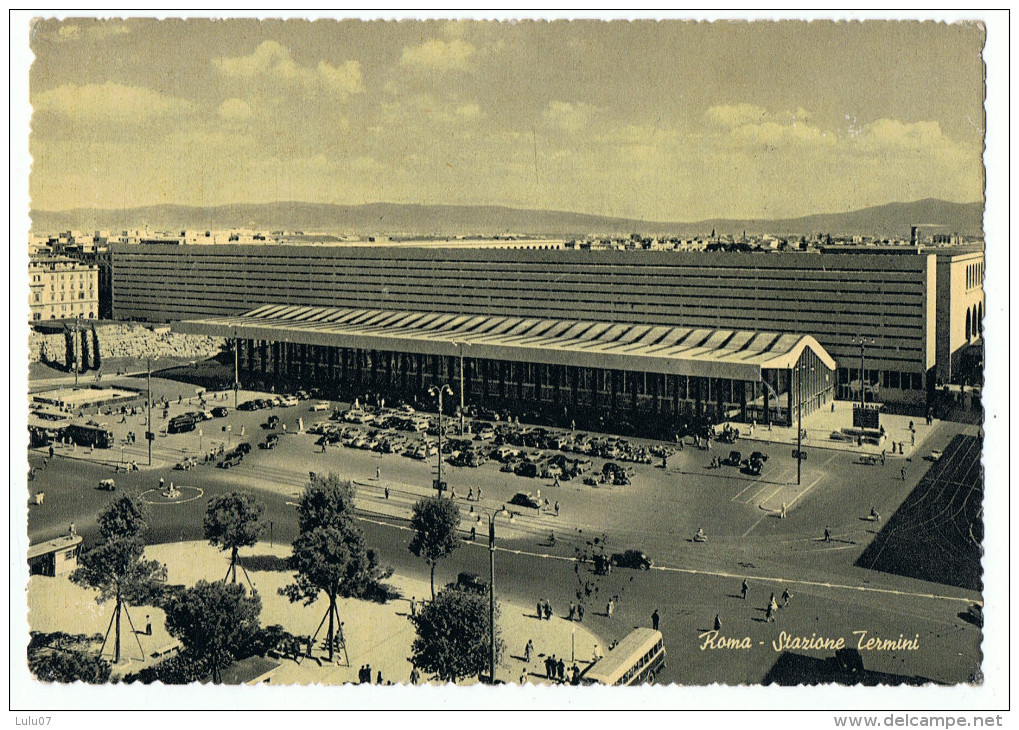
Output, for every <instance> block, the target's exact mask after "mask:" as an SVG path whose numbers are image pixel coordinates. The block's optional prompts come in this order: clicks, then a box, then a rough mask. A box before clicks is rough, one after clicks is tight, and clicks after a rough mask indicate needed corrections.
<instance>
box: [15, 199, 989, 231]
mask: <svg viewBox="0 0 1019 730" xmlns="http://www.w3.org/2000/svg"><path fill="white" fill-rule="evenodd" d="M983 207H984V206H983V203H980V202H976V203H952V202H948V201H945V200H937V199H934V198H927V199H924V200H917V201H914V202H910V203H889V204H887V205H879V206H875V207H871V208H863V209H861V210H854V211H849V212H845V213H822V214H817V215H808V216H803V217H800V218H782V219H775V220H768V219H761V218H753V219H729V218H716V219H710V220H702V221H694V222H664V221H645V220H635V219H630V218H616V217H609V216H600V215H590V214H586V213H571V212H566V211H556V210H525V209H520V208H509V207H504V206H465V205H413V204H404V203H369V204H365V205H332V204H325V203H300V202H282V203H263V204H233V205H221V206H215V207H195V206H184V205H156V206H146V207H140V208H123V209H93V208H76V209H74V210H63V211H44V210H37V211H33V212H32V214H31V215H32V230H33V231H34V232H37V233H40V234H53V233H57V232H59V231H67V230H82V231H94V230H110V231H120V230H125V229H145V228H147V229H148V230H150V231H153V232H156V231H161V232H162V231H176V230H185V229H186V230H226V229H231V228H240V229H252V230H257V231H262V232H270V231H278V230H282V231H306V232H315V233H329V234H357V235H389V236H468V237H469V236H473V235H477V236H491V235H505V234H521V235H523V234H529V235H544V236H555V237H579V236H589V235H620V234H623V235H628V234H630V233H640V234H644V235H656V236H657V235H674V236H681V237H689V236H706V235H709V234H710V233H711V231H712V230H714V231H716V232H717V233H718V234H727V233H728V234H741V233H742V232H743V231H746V232H747V233H748V234H756V233H772V234H775V235H810V234H813V233H830V234H832V235H867V236H880V237H887V236H899V237H903V238H905V237H908V236H909V232H910V226H914V225H916V226H919V227H920V228H921V229H922V231H923V232H924V234H927V233H959V234H962V235H966V236H982V235H983Z"/></svg>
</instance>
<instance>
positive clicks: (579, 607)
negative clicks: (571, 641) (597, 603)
mask: <svg viewBox="0 0 1019 730" xmlns="http://www.w3.org/2000/svg"><path fill="white" fill-rule="evenodd" d="M577 621H580V622H581V623H583V621H584V604H583V603H578V604H577Z"/></svg>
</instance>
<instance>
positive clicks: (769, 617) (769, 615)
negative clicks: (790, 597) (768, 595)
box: [764, 603, 775, 624]
mask: <svg viewBox="0 0 1019 730" xmlns="http://www.w3.org/2000/svg"><path fill="white" fill-rule="evenodd" d="M764 618H765V620H766V621H767V622H768V623H769V624H770V623H772V622H773V621H774V620H775V609H774V608H773V607H772V604H770V603H769V604H768V609H767V610H766V611H765V612H764Z"/></svg>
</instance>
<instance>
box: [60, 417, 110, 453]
mask: <svg viewBox="0 0 1019 730" xmlns="http://www.w3.org/2000/svg"><path fill="white" fill-rule="evenodd" d="M64 436H66V437H69V438H70V439H71V440H72V441H73V442H74V443H76V444H78V445H79V446H95V447H96V448H98V449H108V448H110V447H111V446H113V439H114V437H113V431H110V430H109V429H107V428H105V427H103V426H82V425H79V424H76V423H72V424H71V425H70V426H68V427H67V428H65V429H64Z"/></svg>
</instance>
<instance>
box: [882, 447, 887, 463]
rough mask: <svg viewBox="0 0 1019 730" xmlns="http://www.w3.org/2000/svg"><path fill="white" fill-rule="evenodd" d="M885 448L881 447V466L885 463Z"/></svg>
mask: <svg viewBox="0 0 1019 730" xmlns="http://www.w3.org/2000/svg"><path fill="white" fill-rule="evenodd" d="M885 451H886V450H885V449H881V466H884V465H885Z"/></svg>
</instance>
